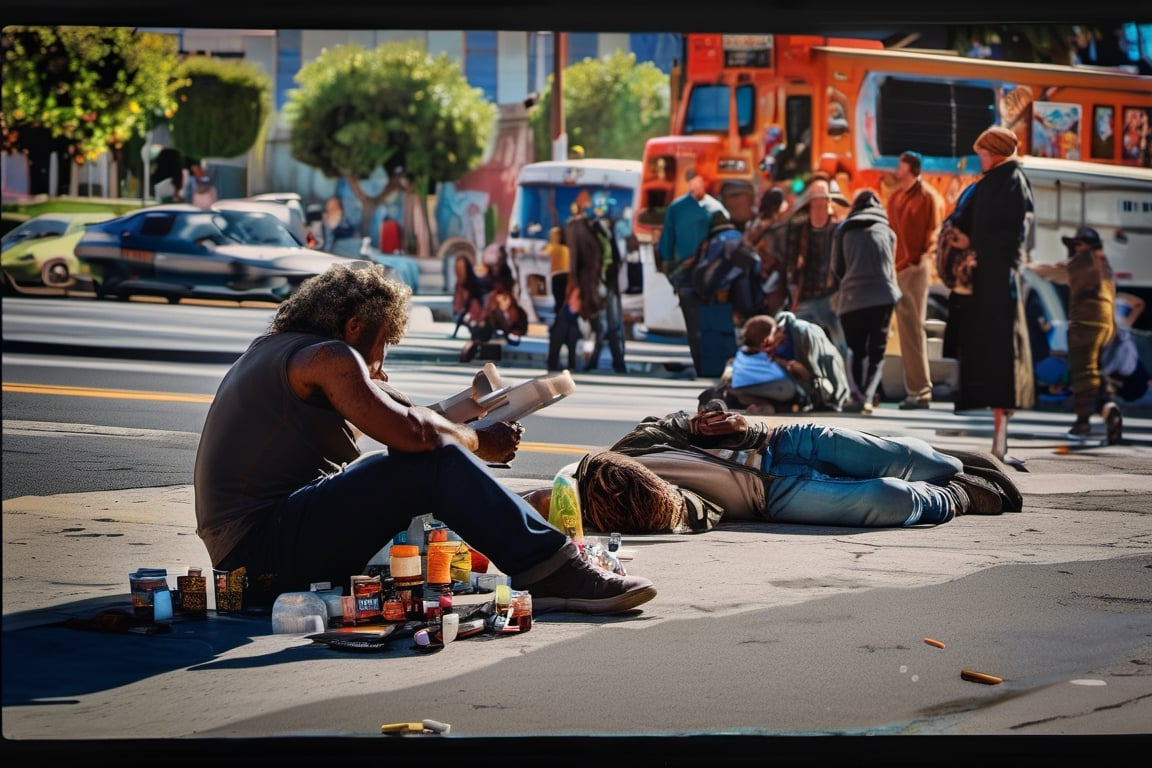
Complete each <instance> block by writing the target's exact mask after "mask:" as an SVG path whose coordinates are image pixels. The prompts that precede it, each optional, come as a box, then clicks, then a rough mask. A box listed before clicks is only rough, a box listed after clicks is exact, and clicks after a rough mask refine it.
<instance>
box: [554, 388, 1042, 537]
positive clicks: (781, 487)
mask: <svg viewBox="0 0 1152 768" xmlns="http://www.w3.org/2000/svg"><path fill="white" fill-rule="evenodd" d="M996 464H997V463H996V462H995V460H994V459H992V458H991V457H990V456H988V455H985V454H978V453H968V452H963V453H961V452H957V454H956V455H949V454H946V453H944V452H942V451H938V450H936V449H934V448H932V446H930V445H929V444H928V443H926V442H924V441H923V440H920V439H918V438H912V437H897V438H883V437H878V436H876V435H871V434H868V433H866V432H861V431H858V430H854V429H847V428H840V427H828V426H822V425H819V424H799V423H791V422H784V423H781V424H778V425H771V424H769V423H767V422H763V421H755V422H749V421H748V420H747V419H745V417H744V416H743V415H742V414H739V413H732V412H728V411H727V410H726V409H725V408H724V407H723V403H722V402H721V401H713V403H711V404H708V405H706V406H705V408H704V409H703V410H701V411H700V412H699V413H696V414H691V415H690V414H688V413H686V412H684V411H679V412H677V413H673V414H670V415H668V416H666V417H664V418H663V419H657V418H654V417H649V418H647V419H644V420H643V421H642V422H640V423H639V424H638V425H637V426H636V427H635V429H633V430H632V431H631V432H629V433H628V434H627V435H625V436H624V437H623V438H621V439H620V440H619V441H617V442H616V443H615V444H614V445H613V446H612V447H611V448H610V449H608V450H606V451H600V452H596V453H591V454H588V455H587V456H586V457H585V458H584V460H583V461H581V462H580V464H579V465H578V468H577V469H576V472H575V475H576V480H577V484H578V488H579V491H580V500H581V508H582V510H583V516H584V523H585V525H586V526H587V527H590V528H595V529H596V530H600V531H619V532H621V533H655V532H667V531H675V532H682V533H693V532H700V531H705V530H709V529H710V528H712V527H713V526H715V525H716V523H718V522H719V521H720V519H721V517H723V518H724V519H727V520H745V521H746V520H764V521H768V522H773V523H797V524H804V525H838V526H852V527H863V528H882V527H908V526H913V525H922V524H929V525H940V524H942V523H947V522H949V521H950V520H952V519H953V518H954V517H955V516H956V515H964V514H979V515H995V514H1000V513H1001V512H1004V511H1019V510H1020V508H1021V503H1022V499H1021V496H1020V492H1019V490H1018V489H1017V488H1016V486H1015V485H1014V484H1013V483H1012V481H1011V480H1009V479H1008V477H1007V475H1006V474H1005V473H1004V472H1003V471H1002V470H1001V469H1000V468H999V467H998V466H996ZM533 498H537V497H533ZM541 503H542V501H541Z"/></svg>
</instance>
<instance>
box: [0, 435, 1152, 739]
mask: <svg viewBox="0 0 1152 768" xmlns="http://www.w3.org/2000/svg"><path fill="white" fill-rule="evenodd" d="M1014 450H1015V451H1016V452H1017V453H1020V454H1023V456H1022V457H1023V458H1026V459H1027V462H1028V465H1029V467H1030V470H1031V471H1029V472H1025V473H1019V474H1017V475H1016V476H1014V479H1016V480H1017V481H1018V482H1019V485H1020V487H1021V489H1022V490H1023V492H1024V494H1025V499H1026V506H1025V511H1024V512H1022V513H1019V514H1004V515H1000V516H993V517H976V516H970V517H962V518H958V519H957V520H955V521H953V522H952V523H949V524H947V525H943V526H939V527H935V528H924V529H886V530H861V529H844V528H827V527H806V526H789V525H767V524H765V525H722V526H721V527H719V528H717V529H716V530H713V531H711V532H708V533H706V534H701V535H688V536H644V537H639V536H637V537H625V542H624V547H625V550H626V551H628V552H629V554H630V555H631V556H632V559H630V560H628V561H626V567H627V568H628V569H629V571H630V572H634V573H638V574H641V575H645V576H648V577H649V578H652V579H653V581H654V582H655V583H656V585H657V587H658V589H659V595H658V596H657V598H656V599H655V600H653V601H652V602H650V603H648V604H646V605H645V606H643V607H642V608H641V609H639V610H637V611H634V612H632V614H628V615H624V616H619V617H586V616H579V615H573V614H553V615H544V616H540V617H538V619H537V622H536V625H535V627H534V628H533V630H532V631H531V632H530V633H528V634H525V635H522V636H509V637H485V636H482V637H478V638H474V639H468V640H463V641H458V642H457V643H453V644H450V645H449V646H448V647H446V648H445V649H444V651H442V652H440V653H438V654H434V655H432V656H428V655H425V654H420V653H416V652H414V651H413V650H412V649H411V647H410V642H409V641H398V642H397V643H395V644H394V646H395V647H389V648H388V649H387V650H385V651H383V652H379V653H349V652H341V651H334V650H331V649H328V648H325V647H323V646H320V645H315V644H313V643H312V642H311V641H309V640H307V639H306V638H304V637H302V636H297V635H274V634H272V633H271V623H270V619H269V617H268V616H266V615H265V616H234V615H223V614H222V615H217V614H216V613H215V612H214V611H212V610H210V612H209V616H208V618H207V619H201V620H192V619H179V618H178V619H177V620H176V621H174V622H173V623H172V624H171V630H172V631H171V632H170V633H168V634H163V635H155V636H140V635H134V634H103V633H99V632H92V631H82V630H77V629H69V628H65V627H63V626H61V622H63V621H66V620H67V619H69V618H77V617H79V618H85V617H92V616H94V615H96V614H98V613H99V612H101V611H103V610H107V609H123V610H128V609H129V607H130V601H129V596H128V589H127V574H128V572H129V571H130V570H135V569H136V568H137V567H152V566H158V567H166V568H167V569H168V572H169V574H170V575H173V576H174V575H175V574H179V573H184V572H185V570H186V568H187V567H188V566H190V565H191V566H200V567H203V568H206V569H207V568H210V563H209V562H208V561H207V558H206V555H205V553H204V550H203V546H202V544H201V543H200V541H199V539H198V538H197V537H196V535H195V531H194V514H193V512H192V491H191V488H190V487H188V486H178V487H166V488H150V489H138V490H131V491H120V492H110V493H84V494H68V495H62V496H54V497H22V498H18V499H12V500H9V501H6V502H4V505H3V519H4V534H5V535H4V597H3V600H4V605H3V610H4V623H3V627H4V670H3V673H4V690H3V714H4V718H3V720H4V735H5V737H6V738H8V739H15V740H41V739H44V740H57V739H66V740H76V739H81V740H82V739H107V738H113V739H133V738H137V737H139V736H140V735H142V734H147V736H148V737H149V738H183V739H198V738H203V737H223V738H234V737H245V738H267V737H283V736H301V735H303V736H368V735H373V734H376V735H377V736H378V735H379V728H380V725H381V724H383V723H387V722H410V721H419V720H421V719H423V718H433V719H436V720H440V721H443V722H449V723H451V724H452V725H453V734H455V735H456V737H490V736H517V735H540V734H552V735H565V734H593V735H605V734H607V735H641V736H656V737H660V736H666V735H669V734H672V735H685V734H701V733H716V732H722V733H729V734H745V735H780V734H785V735H796V734H819V733H835V734H841V735H852V734H873V735H879V734H917V733H930V734H986V735H987V734H1032V735H1043V734H1099V733H1109V734H1144V733H1147V732H1148V731H1149V727H1148V726H1149V723H1152V673H1149V671H1148V670H1149V669H1152V641H1150V638H1152V599H1150V598H1149V595H1150V594H1152V593H1150V592H1149V590H1148V583H1149V582H1148V575H1147V574H1148V572H1149V569H1152V517H1150V514H1152V475H1150V474H1148V472H1149V468H1150V467H1152V449H1150V448H1146V447H1135V448H1132V447H1104V448H1098V449H1091V450H1085V451H1082V452H1079V453H1077V454H1076V455H1075V456H1055V455H1053V454H1052V452H1051V451H1050V450H1049V449H1044V450H1041V449H1035V450H1034V451H1032V450H1030V449H1029V448H1028V447H1027V446H1026V445H1016V446H1014ZM502 481H503V482H505V483H506V484H507V485H508V486H509V487H510V488H512V489H513V490H527V489H528V488H530V487H534V485H535V484H536V483H534V482H533V483H532V484H530V485H529V484H526V483H525V481H522V480H517V479H515V478H510V477H509V478H502ZM209 605H210V608H212V607H213V599H212V597H211V594H210V597H209ZM928 636H931V637H934V638H937V639H940V640H942V641H944V642H945V643H946V649H945V650H937V649H935V648H931V647H929V646H926V645H925V644H924V643H923V638H924V637H928ZM868 649H871V650H868ZM962 668H971V669H976V670H978V671H983V672H986V673H990V674H994V675H997V676H1000V677H1002V678H1003V679H1004V681H1005V682H1004V683H1003V684H1002V685H999V686H982V685H974V684H972V683H970V682H966V681H963V680H961V679H960V677H959V672H960V670H961V669H962ZM689 669H692V670H694V671H693V672H692V674H691V676H690V677H689V678H684V677H683V675H673V677H672V678H669V677H668V676H667V674H666V673H669V672H672V671H673V670H682V671H685V672H686V671H687V670H689ZM754 669H760V670H763V671H764V673H765V674H767V675H769V677H770V679H771V680H772V681H773V682H772V683H771V685H769V686H768V689H766V688H765V685H766V683H767V679H768V678H764V677H761V676H759V675H754V676H751V677H750V676H749V675H748V672H749V671H750V670H754ZM513 670H515V671H513ZM273 671H274V672H275V674H269V673H270V672H273ZM609 681H611V682H609ZM910 683H911V684H910ZM689 684H690V691H691V692H689V691H686V690H684V689H683V686H684V685H689ZM606 685H609V686H610V689H611V690H612V692H613V693H612V695H611V696H607V697H606V696H605V693H606V691H605V690H604V686H606ZM770 690H778V691H784V690H788V691H790V692H791V693H790V694H789V695H788V696H785V697H780V696H771V695H769V696H767V698H765V693H766V692H770ZM561 691H563V694H562V695H560V692H561ZM64 702H70V705H69V706H63V707H62V706H51V705H52V704H61V703H64ZM703 702H707V708H706V710H707V711H706V713H701V712H699V711H698V710H699V704H700V703H703ZM46 705H47V706H46Z"/></svg>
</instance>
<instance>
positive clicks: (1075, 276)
mask: <svg viewBox="0 0 1152 768" xmlns="http://www.w3.org/2000/svg"><path fill="white" fill-rule="evenodd" d="M1060 240H1061V241H1062V242H1063V243H1064V245H1065V246H1066V247H1067V248H1068V258H1067V259H1065V260H1064V261H1061V262H1058V263H1056V264H1038V263H1032V264H1029V265H1028V267H1029V269H1031V270H1032V271H1033V272H1035V273H1036V274H1038V275H1040V276H1041V277H1043V278H1045V279H1046V280H1051V281H1052V282H1054V283H1060V284H1062V285H1066V286H1068V369H1069V374H1070V376H1071V379H1072V411H1073V413H1075V414H1076V421H1075V422H1074V423H1073V424H1072V428H1071V429H1069V430H1068V434H1070V435H1073V436H1075V437H1085V436H1087V435H1089V434H1091V432H1092V425H1091V423H1090V418H1091V416H1092V414H1094V413H1099V414H1100V416H1101V417H1102V418H1103V419H1104V423H1105V425H1106V426H1107V435H1108V443H1109V445H1112V444H1115V443H1118V442H1120V437H1121V430H1122V422H1123V418H1122V416H1121V414H1120V408H1119V406H1117V405H1116V403H1115V402H1114V400H1113V391H1112V385H1111V382H1110V381H1109V379H1108V377H1107V376H1105V375H1103V373H1102V372H1101V370H1100V354H1101V352H1102V351H1103V350H1104V347H1105V346H1107V344H1108V342H1109V341H1111V339H1112V337H1113V336H1114V335H1115V333H1116V314H1115V313H1116V278H1115V276H1114V275H1113V272H1112V266H1111V264H1109V263H1108V257H1107V256H1105V255H1104V243H1103V242H1101V240H1100V234H1099V233H1098V232H1097V231H1096V230H1094V229H1092V228H1091V227H1080V228H1079V229H1077V230H1076V234H1074V235H1072V236H1071V237H1062V238H1060Z"/></svg>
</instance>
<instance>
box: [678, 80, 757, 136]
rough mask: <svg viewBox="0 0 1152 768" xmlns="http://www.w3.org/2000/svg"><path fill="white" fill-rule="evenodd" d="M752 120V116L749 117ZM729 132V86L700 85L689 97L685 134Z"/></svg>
mask: <svg viewBox="0 0 1152 768" xmlns="http://www.w3.org/2000/svg"><path fill="white" fill-rule="evenodd" d="M749 119H751V115H750V116H749ZM711 132H721V133H727V132H728V86H726V85H698V86H696V87H695V88H693V89H692V93H691V95H690V96H689V97H688V109H687V113H686V114H685V118H684V133H685V134H686V135H691V134H693V133H711Z"/></svg>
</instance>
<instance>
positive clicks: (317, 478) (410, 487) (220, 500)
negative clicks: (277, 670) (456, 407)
mask: <svg viewBox="0 0 1152 768" xmlns="http://www.w3.org/2000/svg"><path fill="white" fill-rule="evenodd" d="M410 301H411V289H409V288H408V287H407V286H406V285H405V284H403V283H401V282H398V281H395V280H392V279H390V278H388V277H387V276H385V274H384V271H383V269H382V268H380V267H377V266H373V267H370V268H365V269H352V268H349V267H347V266H343V265H338V266H333V267H331V268H329V270H328V271H327V272H325V273H324V274H322V275H319V276H317V277H314V278H311V279H309V280H308V281H306V282H305V283H304V284H303V285H302V286H301V287H300V288H299V289H298V290H297V291H296V292H295V293H294V294H293V295H292V296H291V297H290V298H288V299H287V300H286V301H284V302H283V303H282V304H280V306H279V308H278V309H277V311H276V315H275V317H274V318H273V320H272V323H271V325H270V327H269V329H268V331H267V332H266V333H265V334H263V335H261V336H259V337H258V338H256V339H255V340H254V341H253V342H252V344H251V345H250V346H249V347H248V349H247V350H246V351H245V352H244V354H243V355H241V357H240V358H239V359H238V360H237V361H236V362H235V363H234V364H233V365H232V367H231V369H229V371H228V372H227V374H225V376H224V379H223V380H222V381H221V383H220V387H219V390H218V391H217V393H216V397H215V399H214V400H213V402H212V405H211V407H210V408H209V410H208V416H207V419H206V421H205V424H204V429H203V432H202V434H201V438H200V445H199V448H198V450H197V454H196V467H195V475H194V490H195V500H196V522H197V533H198V534H199V536H200V538H201V539H202V540H203V541H204V545H205V547H207V549H208V554H209V556H210V557H211V560H212V565H213V567H214V568H217V569H222V570H236V569H239V568H241V567H244V568H246V569H247V572H248V573H249V574H250V575H252V576H253V577H254V578H253V581H252V582H250V584H249V593H248V594H246V596H245V600H246V603H251V604H256V605H261V604H265V603H266V604H267V605H271V603H272V601H274V599H275V596H276V595H278V594H280V593H282V592H292V591H303V590H307V589H308V588H309V585H310V584H311V583H313V582H317V581H330V582H332V583H333V584H347V583H349V581H350V579H351V577H352V576H353V575H355V574H359V573H363V572H364V567H365V565H366V564H367V562H368V561H369V560H370V559H371V557H372V556H373V555H374V554H375V553H376V552H378V551H379V550H380V549H381V548H382V547H383V546H384V545H385V544H386V543H387V542H388V541H389V540H390V539H391V538H392V537H393V536H394V535H395V534H397V533H399V532H400V531H403V530H405V529H407V528H408V526H409V523H410V522H411V520H412V518H413V517H415V516H416V515H421V514H425V513H431V514H432V515H434V516H435V517H436V519H438V520H441V521H443V522H444V523H445V524H446V525H447V526H448V527H450V528H451V529H452V530H454V531H455V532H456V533H458V534H460V537H461V538H462V539H464V541H466V542H468V544H469V545H470V546H473V547H475V548H476V549H478V550H479V551H481V552H483V553H484V554H485V555H487V556H488V558H489V559H490V560H491V561H492V562H493V563H494V564H495V565H496V566H497V567H498V568H499V569H500V570H501V571H503V572H504V573H506V574H508V575H509V576H510V577H511V582H512V583H511V586H512V587H513V588H514V589H526V590H529V591H530V592H531V593H532V601H533V609H534V611H535V612H537V613H543V612H547V611H553V610H566V611H578V612H584V613H595V614H607V613H619V612H621V611H626V610H630V609H632V608H635V607H637V606H639V605H641V604H643V603H646V602H648V601H649V600H651V599H652V598H653V597H655V595H656V589H655V587H654V586H653V585H652V582H651V581H649V580H648V579H645V578H641V577H637V576H620V575H616V574H613V573H609V572H607V571H605V570H603V569H601V568H597V567H596V566H594V565H591V564H589V563H588V562H586V561H585V560H584V559H583V558H582V557H581V556H580V553H579V550H578V549H577V547H576V545H575V544H574V543H573V542H572V541H570V540H569V539H568V537H567V536H565V534H564V533H562V532H561V531H559V530H557V529H556V528H554V527H553V526H551V525H549V524H548V522H547V521H546V520H545V519H544V518H543V517H541V516H540V515H539V514H538V513H537V512H536V510H535V509H533V508H532V507H531V506H530V505H529V504H528V503H527V502H526V501H525V500H524V499H523V498H521V497H520V496H518V495H516V494H515V493H512V492H511V491H509V490H508V489H507V488H506V487H505V486H503V485H502V484H501V483H500V482H498V481H497V480H496V479H495V478H494V477H493V476H492V475H491V473H490V472H489V471H488V469H487V468H486V467H485V465H484V463H483V462H485V461H489V462H508V461H511V460H512V459H513V458H514V457H515V455H516V451H517V449H518V447H519V444H520V433H521V432H522V429H521V428H520V427H519V425H516V424H510V423H508V422H494V423H492V424H491V425H489V426H485V427H483V428H479V429H472V428H471V427H468V426H465V425H461V424H457V423H454V422H452V421H449V420H447V419H445V418H444V417H442V416H441V415H439V414H438V413H436V412H435V411H433V410H432V409H430V408H426V407H422V406H417V405H413V404H412V402H411V401H410V400H409V399H408V398H407V397H406V396H404V395H403V394H402V393H400V392H399V391H397V390H395V389H393V388H391V387H389V386H388V385H387V384H386V383H385V382H386V381H387V379H388V376H387V374H386V373H385V372H384V368H383V366H384V357H385V354H386V353H387V349H388V346H389V345H392V344H396V343H398V342H399V341H400V340H401V338H403V335H404V330H405V328H406V327H407V322H408V308H409V304H410ZM354 430H359V431H360V432H361V433H363V434H364V435H367V436H368V437H370V438H372V439H374V440H376V441H378V442H380V443H383V444H384V445H385V446H387V450H385V451H375V452H370V453H365V454H363V455H362V454H361V451H360V449H359V447H358V446H357V444H356V434H355V432H354Z"/></svg>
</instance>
